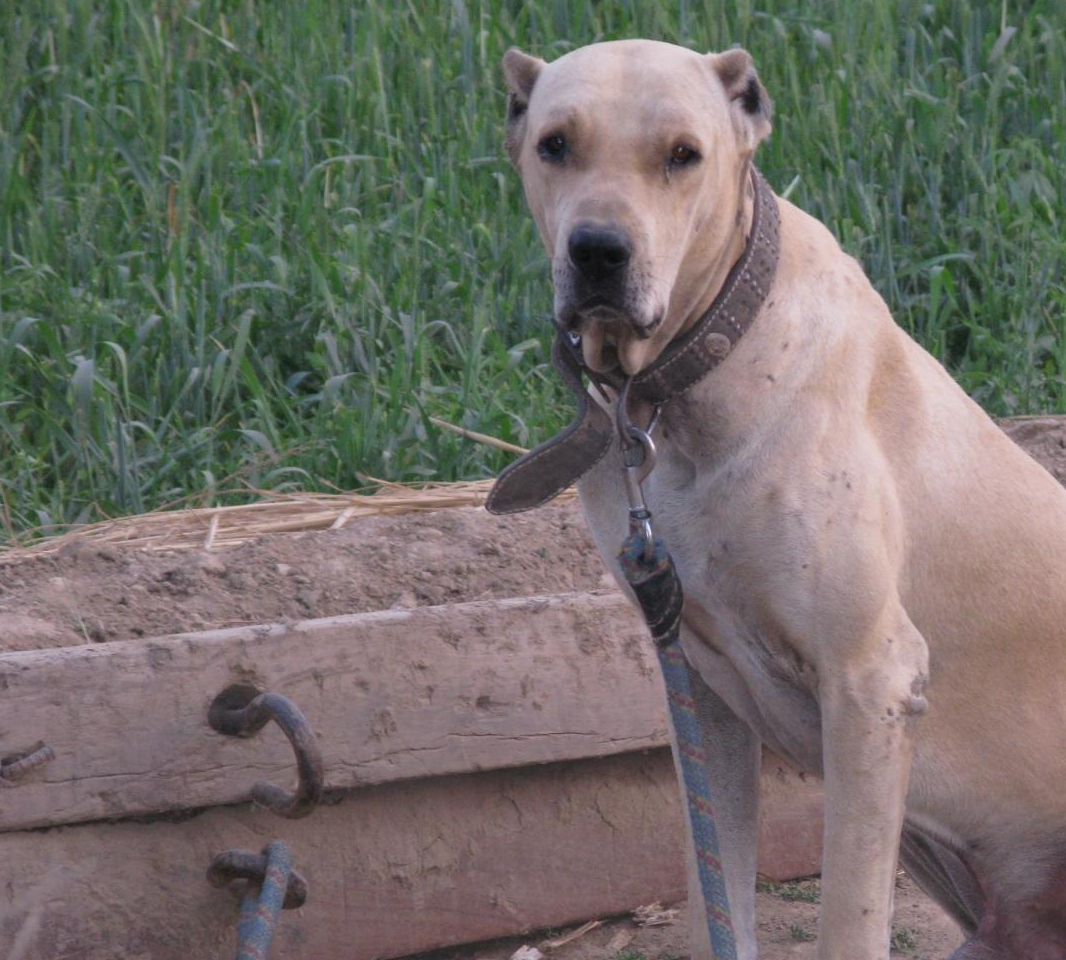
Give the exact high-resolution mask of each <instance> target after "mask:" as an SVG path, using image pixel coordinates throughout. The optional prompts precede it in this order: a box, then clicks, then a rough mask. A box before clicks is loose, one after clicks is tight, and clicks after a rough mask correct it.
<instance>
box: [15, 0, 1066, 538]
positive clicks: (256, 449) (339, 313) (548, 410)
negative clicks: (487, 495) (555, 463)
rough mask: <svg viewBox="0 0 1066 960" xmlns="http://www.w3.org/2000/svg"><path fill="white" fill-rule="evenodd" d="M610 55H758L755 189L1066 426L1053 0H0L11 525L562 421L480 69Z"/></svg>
mask: <svg viewBox="0 0 1066 960" xmlns="http://www.w3.org/2000/svg"><path fill="white" fill-rule="evenodd" d="M1012 30H1013V31H1014V32H1013V33H1011V31H1012ZM627 36H650V37H657V38H661V39H666V40H671V41H675V42H680V43H684V44H688V45H692V46H694V47H697V48H700V49H721V48H723V47H727V46H729V45H730V44H732V43H734V42H739V43H741V44H743V45H745V46H746V47H748V48H749V49H750V50H751V51H752V52H753V54H754V56H755V58H756V61H757V63H758V65H759V68H760V73H761V75H762V78H763V80H764V82H765V84H766V86H767V87H768V89H769V90H770V92H771V95H772V96H773V98H774V101H775V104H776V114H775V133H774V135H773V137H772V139H771V140H770V142H769V143H768V144H766V145H764V148H763V149H762V151H761V157H760V163H761V166H762V168H763V170H764V171H765V172H766V173H767V175H768V176H769V178H770V180H771V182H772V183H773V184H774V185H775V187H776V188H777V189H778V191H779V192H786V191H787V192H788V194H789V196H790V197H791V199H792V200H794V201H795V202H797V203H798V204H800V205H801V206H802V207H804V208H805V209H807V210H809V211H810V212H812V213H813V214H815V215H816V216H818V217H820V218H822V219H823V220H825V222H826V223H827V224H828V225H829V226H830V227H831V229H832V230H833V231H834V232H835V233H836V234H837V235H838V236H839V237H840V238H841V241H842V242H843V243H844V245H845V246H846V247H847V249H849V250H850V251H852V252H853V253H855V254H856V255H857V256H858V257H860V259H861V260H862V262H863V263H864V265H865V266H866V268H867V270H868V272H869V273H870V275H871V277H872V279H873V281H874V283H875V284H876V286H877V287H878V289H879V290H880V291H881V292H882V293H883V294H884V295H885V297H886V298H887V299H888V301H889V303H890V306H891V307H892V308H893V310H894V311H895V314H896V316H897V318H898V320H899V322H900V323H901V324H902V325H903V326H904V327H905V328H906V329H907V330H909V331H911V332H912V333H913V334H914V335H915V336H917V337H918V338H919V339H920V340H921V341H922V342H923V343H925V344H926V346H928V347H929V348H930V349H931V350H932V351H933V352H934V353H935V354H936V355H937V356H938V357H940V358H941V359H942V360H943V361H944V362H945V363H946V364H947V365H948V366H949V368H950V369H951V370H952V372H953V373H954V374H955V375H956V376H957V377H958V379H959V381H960V382H961V383H962V384H963V386H964V387H965V388H966V389H967V390H968V391H969V392H970V393H971V394H972V395H973V396H974V397H976V398H977V399H978V400H979V401H980V402H981V403H982V404H984V405H985V406H986V407H987V408H988V409H989V410H990V411H992V412H994V413H1016V412H1026V411H1042V410H1055V411H1063V410H1066V386H1064V380H1063V377H1064V373H1066V335H1064V332H1063V325H1064V312H1066V287H1064V279H1063V278H1064V275H1066V224H1064V213H1066V201H1064V196H1063V191H1064V187H1063V183H1064V178H1063V173H1062V171H1063V168H1064V166H1066V156H1064V154H1066V14H1064V13H1063V10H1062V7H1061V4H1059V3H1057V2H1054V0H1044V2H1039V0H1037V2H1032V3H1025V4H1020V5H1019V4H1011V5H1009V6H1008V5H1006V4H1005V3H1002V4H1001V3H992V2H987V0H977V2H974V3H970V4H958V3H953V2H949V0H939V2H932V3H917V2H910V0H902V2H894V0H893V2H889V0H818V2H815V0H792V2H784V0H768V2H766V3H764V4H754V3H751V2H747V0H739V2H737V3H734V4H721V3H713V4H712V3H700V2H682V0H678V2H673V3H665V4H647V3H637V2H635V0H630V2H626V0H622V2H616V3H610V4H608V3H599V2H596V0H568V2H565V3H564V2H562V0H542V2H536V3H529V2H517V0H482V2H479V0H429V2H420V3H413V2H410V0H407V2H396V3H381V2H372V0H366V2H361V3H339V2H328V0H305V2H303V3H300V4H288V3H262V2H253V0H202V2H198V3H189V2H186V0H156V2H154V3H152V2H149V0H25V2H21V3H14V4H12V3H6V4H0V537H4V538H8V539H10V538H13V537H16V536H18V535H20V534H21V533H23V532H24V531H26V530H29V529H31V528H35V527H39V526H42V525H43V526H46V527H48V526H51V525H55V524H66V523H76V522H83V521H86V520H90V519H95V518H97V517H99V516H102V515H113V514H119V513H129V512H135V511H141V510H146V509H151V508H154V507H157V506H160V505H162V504H167V503H174V502H195V503H203V504H208V503H218V502H225V501H226V500H227V499H230V500H232V499H233V496H234V495H233V494H232V493H231V491H233V490H248V489H263V488H268V489H275V490H276V489H292V488H306V489H322V488H328V487H331V486H334V485H335V486H340V487H350V486H354V485H358V484H359V483H360V479H359V478H360V476H362V475H366V474H368V475H372V476H379V477H384V478H389V479H400V480H413V479H420V478H437V479H454V478H460V477H479V476H488V475H491V474H492V473H493V472H494V471H496V470H498V469H499V467H500V466H501V465H502V464H503V463H504V462H505V461H506V460H507V459H508V457H507V456H506V455H504V454H500V453H497V452H495V451H493V450H491V449H488V448H485V447H483V446H479V445H477V444H474V443H471V442H468V441H464V440H461V439H459V438H456V437H454V436H453V435H451V434H448V433H442V432H441V431H440V430H438V429H437V428H436V427H434V426H433V425H432V424H431V423H430V422H429V419H428V418H429V417H430V416H439V417H442V418H444V419H446V420H450V421H452V422H457V423H460V424H462V425H464V426H467V427H470V428H472V429H475V430H480V431H482V432H485V433H490V434H494V435H496V436H499V437H501V438H503V439H507V440H511V441H513V442H517V443H520V444H530V443H533V442H535V441H536V440H538V439H541V438H543V437H545V436H547V435H548V434H549V433H550V432H552V431H553V430H555V429H556V428H557V427H558V426H559V425H561V423H562V422H564V420H565V419H566V414H567V407H566V404H565V403H564V402H563V396H562V392H561V390H560V389H559V387H558V386H557V385H556V384H555V381H554V379H553V377H552V375H551V373H550V371H549V370H548V369H547V367H546V360H547V357H546V350H545V347H546V342H547V338H548V326H547V323H546V319H547V316H548V313H549V311H550V305H551V295H550V290H549V273H548V269H547V265H546V263H545V262H544V257H543V253H542V250H541V248H540V246H539V242H538V241H537V239H536V237H535V234H534V231H533V228H532V225H531V223H530V221H529V219H528V217H527V216H526V214H525V211H524V208H523V198H522V194H521V189H520V186H519V184H518V182H517V180H516V178H515V177H514V175H513V174H512V172H511V171H510V169H509V167H508V165H507V163H506V162H505V159H504V158H503V156H502V150H501V147H500V141H501V115H502V112H503V106H504V97H503V94H502V92H501V79H500V72H499V67H498V64H499V59H500V56H501V55H502V53H503V51H504V50H505V49H506V48H507V46H509V45H510V44H514V43H517V44H518V45H520V46H522V47H524V48H526V49H529V50H532V51H534V52H536V53H538V54H540V55H542V56H545V57H547V58H549V59H550V58H552V57H555V56H557V55H559V54H561V53H563V52H565V51H566V50H568V49H570V48H571V47H572V46H575V45H579V44H583V43H587V42H590V41H594V40H599V39H607V38H615V37H627ZM245 495H247V494H245Z"/></svg>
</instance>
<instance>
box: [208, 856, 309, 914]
mask: <svg viewBox="0 0 1066 960" xmlns="http://www.w3.org/2000/svg"><path fill="white" fill-rule="evenodd" d="M266 872H267V855H266V853H253V852H252V851H251V850H226V851H224V852H223V853H220V854H218V856H216V857H215V858H214V859H213V860H212V861H211V866H209V867H208V868H207V882H208V883H210V884H211V886H213V887H220V888H221V887H225V886H228V885H229V884H230V883H232V882H233V881H234V880H245V881H247V882H248V883H249V884H259V885H261V884H262V883H263V880H264V878H265V877H266ZM306 902H307V881H306V880H305V879H304V878H303V876H302V875H301V874H300V873H299V872H297V871H296V870H293V871H292V872H291V873H290V874H289V881H288V886H287V887H286V888H285V901H284V902H283V903H282V905H281V906H282V909H283V910H296V909H297V908H299V907H302V906H303V905H304V904H305V903H306Z"/></svg>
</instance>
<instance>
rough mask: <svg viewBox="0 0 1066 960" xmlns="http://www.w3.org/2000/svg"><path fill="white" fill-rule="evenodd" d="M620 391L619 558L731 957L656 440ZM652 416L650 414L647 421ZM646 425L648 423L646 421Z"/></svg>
mask: <svg viewBox="0 0 1066 960" xmlns="http://www.w3.org/2000/svg"><path fill="white" fill-rule="evenodd" d="M626 393H627V391H626V390H623V391H622V395H621V396H620V397H619V399H618V429H619V435H620V438H621V442H622V451H623V455H624V460H625V465H626V488H627V492H628V496H629V536H627V537H626V539H625V541H624V542H623V543H622V549H621V552H620V553H619V555H618V561H619V563H620V564H621V567H622V573H623V574H624V576H625V578H626V581H627V582H628V583H629V585H630V586H631V587H632V588H633V592H634V593H635V594H636V597H637V601H638V602H639V603H640V608H641V611H642V612H643V614H644V619H645V621H646V622H647V624H648V628H649V630H650V631H651V636H652V639H653V640H654V641H655V649H656V652H657V653H658V655H659V665H660V667H661V668H662V673H663V680H664V681H665V683H666V699H667V702H668V703H669V706H670V719H671V721H672V722H673V725H674V733H675V736H676V737H677V753H678V762H679V763H680V765H681V779H682V782H683V783H684V787H685V794H686V801H687V807H688V816H689V823H690V825H691V828H692V840H693V844H694V846H695V849H696V863H697V867H698V869H699V877H700V886H701V888H702V890H703V900H704V905H705V907H706V911H707V931H708V933H709V934H710V940H711V960H736V956H737V948H736V943H735V941H734V939H733V922H732V920H731V918H730V914H729V897H728V895H727V893H726V885H725V873H724V871H723V869H722V857H721V853H720V852H719V846H718V831H717V829H716V828H715V824H714V804H713V802H712V798H711V785H710V781H709V779H708V777H707V764H706V754H705V752H704V749H705V748H704V743H703V737H702V735H701V732H700V725H699V721H698V719H697V717H696V702H695V699H694V697H693V694H692V682H691V678H690V674H689V670H690V668H689V665H688V662H687V661H686V660H685V654H684V652H683V651H682V649H681V644H680V642H679V635H680V630H681V607H682V604H683V601H684V597H683V594H682V591H681V580H680V579H679V577H678V575H677V570H676V569H675V567H674V561H673V558H672V557H671V556H670V553H669V551H667V549H666V547H665V545H664V544H663V542H662V540H660V539H659V538H658V537H656V536H655V535H654V534H653V532H652V529H651V512H650V511H649V510H648V508H647V505H646V504H645V503H644V496H643V491H642V490H641V484H642V482H643V481H644V479H645V478H646V477H647V476H648V474H649V473H650V472H651V470H652V468H653V467H654V466H655V444H654V443H653V442H652V440H651V437H650V435H649V433H648V432H647V431H644V430H640V429H638V428H637V427H634V426H632V425H631V424H629V423H628V422H627V415H626ZM653 422H654V421H653ZM649 430H650V427H649Z"/></svg>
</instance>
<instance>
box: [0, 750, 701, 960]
mask: <svg viewBox="0 0 1066 960" xmlns="http://www.w3.org/2000/svg"><path fill="white" fill-rule="evenodd" d="M6 792H10V791H6ZM681 822H682V821H681V815H680V810H679V807H678V801H677V792H676V781H675V777H674V772H673V769H672V762H671V758H670V754H669V751H667V750H665V749H659V750H654V751H651V752H650V753H648V754H646V755H645V754H639V753H629V754H625V755H622V756H618V757H609V758H603V759H597V760H587V761H583V762H578V763H565V764H550V765H545V766H541V767H537V768H532V769H526V770H512V771H492V772H487V773H482V774H472V775H467V776H453V777H438V778H434V779H433V780H419V781H413V782H405V783H394V784H386V785H384V786H380V787H372V788H367V789H365V790H359V791H356V792H354V793H353V794H352V795H350V796H348V797H346V798H344V799H343V800H342V801H341V802H339V803H337V804H334V805H327V806H323V807H320V808H319V809H318V810H316V811H315V812H314V813H313V814H312V815H311V816H310V817H308V818H307V819H305V820H298V821H284V820H280V819H278V818H277V817H275V816H274V815H272V814H269V813H267V812H265V811H261V810H260V811H253V810H252V809H251V808H250V807H241V808H221V809H214V810H210V811H207V812H204V813H202V814H199V815H197V816H194V817H192V818H191V819H185V820H182V821H177V822H168V821H166V820H160V821H157V822H154V823H134V822H128V821H127V822H122V823H108V824H103V823H94V824H83V825H78V826H73V827H62V828H58V829H52V830H46V831H40V832H34V833H8V834H4V835H0V864H4V865H5V867H4V868H0V874H2V875H3V876H4V878H5V882H4V883H3V884H0V955H3V956H5V957H7V958H9V960H54V958H56V957H71V958H75V957H76V958H77V960H113V958H115V957H129V958H145V960H148V958H151V960H187V958H189V957H198V958H203V960H211V958H218V960H223V958H225V960H229V958H232V957H233V955H234V953H235V943H236V926H237V905H236V901H235V899H234V897H233V896H231V895H230V894H229V893H228V892H227V891H224V890H222V891H220V890H215V889H213V888H212V887H210V886H209V885H208V883H207V881H206V879H205V876H204V874H205V871H206V869H207V866H208V864H209V863H210V861H211V858H212V857H214V856H215V855H216V854H218V853H220V852H222V851H224V850H226V849H230V848H246V849H250V850H255V851H258V850H260V849H261V848H262V847H263V846H264V844H265V843H266V842H267V841H269V840H272V839H281V840H284V841H285V842H286V843H287V844H288V845H289V847H290V849H291V850H292V852H293V854H294V857H295V863H296V868H297V869H298V870H299V871H300V872H301V873H302V874H303V875H304V876H305V877H306V879H307V881H308V886H309V896H308V899H307V903H306V905H305V906H304V907H302V908H301V909H299V910H294V911H285V912H283V913H282V914H281V917H280V920H279V924H278V927H277V933H276V936H275V940H274V946H273V948H272V950H271V957H273V958H275V960H297V958H298V960H335V958H338V957H344V958H345V960H371V958H374V957H395V956H402V955H405V954H409V953H412V952H416V951H422V950H429V949H433V948H436V947H442V946H448V945H451V944H456V943H463V942H469V941H475V940H481V939H486V938H491V937H497V936H501V935H505V934H514V933H518V932H523V931H529V930H534V929H540V928H543V927H546V926H558V925H561V924H564V923H569V922H571V921H580V920H584V919H586V918H588V917H603V916H609V915H613V914H617V913H620V912H624V911H626V910H631V909H633V908H634V907H636V906H638V905H640V904H642V903H648V902H650V901H653V900H656V899H659V900H665V901H667V902H669V901H672V900H677V899H679V898H680V897H682V896H683V895H684V869H683V864H682V859H681ZM16 865H17V866H16Z"/></svg>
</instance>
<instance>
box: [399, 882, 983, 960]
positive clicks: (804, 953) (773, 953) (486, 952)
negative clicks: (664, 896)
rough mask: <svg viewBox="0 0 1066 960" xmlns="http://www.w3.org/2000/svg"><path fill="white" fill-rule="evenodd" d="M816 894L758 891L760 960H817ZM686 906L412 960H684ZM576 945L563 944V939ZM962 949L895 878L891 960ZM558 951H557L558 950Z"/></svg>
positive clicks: (934, 959) (814, 886) (934, 912)
mask: <svg viewBox="0 0 1066 960" xmlns="http://www.w3.org/2000/svg"><path fill="white" fill-rule="evenodd" d="M818 901H819V888H818V881H817V880H816V879H811V880H800V881H796V882H793V883H783V884H776V883H760V884H759V888H758V893H757V903H756V911H757V923H758V928H759V957H760V960H814V957H815V955H816V952H817V947H818V938H817V935H816V931H817V929H818ZM684 910H685V904H684V903H681V904H673V906H672V909H670V908H668V909H667V910H665V911H660V916H662V917H663V919H666V918H667V917H669V915H670V914H671V913H674V914H675V919H674V920H673V921H672V922H667V923H664V924H663V925H661V926H641V925H639V923H638V922H637V921H636V920H635V919H634V917H632V916H629V917H615V918H612V919H609V920H607V921H605V922H603V923H602V924H601V925H599V926H596V927H595V929H592V930H589V931H588V932H587V933H582V932H581V931H582V930H583V929H584V928H581V927H569V928H567V929H565V930H548V931H543V932H542V933H540V934H539V935H536V936H529V937H516V938H512V939H509V940H497V941H494V942H492V943H484V944H478V945H473V946H468V947H462V948H459V949H456V950H438V951H436V952H435V953H432V954H423V955H422V956H421V957H418V958H412V960H511V958H512V957H515V960H537V958H536V957H535V956H534V955H531V954H529V953H528V952H523V953H520V954H518V956H517V957H516V956H515V954H516V952H517V951H519V950H521V949H522V948H523V947H533V948H535V949H538V950H539V951H541V952H542V953H543V954H544V956H545V957H546V958H549V960H688V957H689V953H688V936H687V934H686V929H685V926H686V925H685V918H684ZM571 935H577V936H576V939H573V940H571V941H570V942H568V943H562V941H565V940H566V939H567V937H568V936H571ZM961 942H962V938H961V935H960V933H959V928H958V927H957V926H955V924H954V923H953V922H952V921H951V920H949V919H948V917H947V916H946V915H945V914H944V912H943V911H942V910H941V909H940V908H939V907H938V906H937V905H936V904H935V903H933V902H932V901H931V900H930V899H929V898H928V897H926V896H925V895H924V894H923V893H922V892H921V891H920V890H918V889H917V888H916V887H915V886H914V884H913V883H912V882H911V880H910V879H909V878H908V877H907V876H906V875H904V874H902V873H901V874H900V875H899V877H898V879H897V882H896V914H895V920H894V922H893V924H892V947H893V949H892V956H893V957H900V958H902V957H910V958H913V960H943V958H944V957H947V956H948V955H949V954H950V953H951V951H952V950H953V949H955V948H956V947H957V946H959V944H960V943H961ZM560 943H562V945H560V946H556V944H560Z"/></svg>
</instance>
